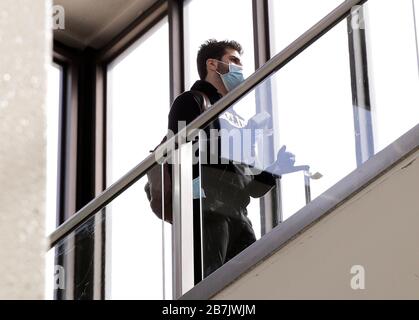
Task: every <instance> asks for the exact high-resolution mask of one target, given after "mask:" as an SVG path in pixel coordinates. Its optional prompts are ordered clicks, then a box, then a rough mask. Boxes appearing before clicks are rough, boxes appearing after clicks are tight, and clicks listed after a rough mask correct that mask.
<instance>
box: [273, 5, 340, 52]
mask: <svg viewBox="0 0 419 320" xmlns="http://www.w3.org/2000/svg"><path fill="white" fill-rule="evenodd" d="M342 2H343V0H321V1H313V0H269V14H270V16H269V20H270V25H271V29H270V32H271V34H270V35H271V52H272V55H275V54H277V53H278V52H280V51H281V50H282V49H284V48H285V47H287V46H288V45H289V44H290V43H291V42H293V41H294V40H295V39H297V38H298V37H299V36H300V35H302V34H303V33H304V32H305V31H307V30H308V29H309V28H311V27H312V26H314V25H315V24H316V23H317V22H319V21H320V20H321V19H322V18H323V17H325V16H326V15H327V14H328V13H329V12H331V11H332V10H333V9H335V8H336V7H337V6H339V5H340V4H341V3H342Z"/></svg>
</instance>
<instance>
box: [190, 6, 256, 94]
mask: <svg viewBox="0 0 419 320" xmlns="http://www.w3.org/2000/svg"><path fill="white" fill-rule="evenodd" d="M252 15H253V14H252V1H251V0H229V1H222V0H189V1H185V6H184V24H185V79H186V88H187V89H189V88H190V87H191V86H192V85H193V83H194V82H195V81H196V80H198V79H199V76H198V71H197V68H196V54H197V52H198V49H199V47H200V45H201V44H202V43H204V42H205V41H206V40H208V39H217V40H235V41H237V42H239V43H240V44H241V45H242V47H243V51H244V55H243V59H242V61H243V66H244V73H245V76H249V75H250V74H251V73H253V71H254V64H255V63H254V44H253V23H252Z"/></svg>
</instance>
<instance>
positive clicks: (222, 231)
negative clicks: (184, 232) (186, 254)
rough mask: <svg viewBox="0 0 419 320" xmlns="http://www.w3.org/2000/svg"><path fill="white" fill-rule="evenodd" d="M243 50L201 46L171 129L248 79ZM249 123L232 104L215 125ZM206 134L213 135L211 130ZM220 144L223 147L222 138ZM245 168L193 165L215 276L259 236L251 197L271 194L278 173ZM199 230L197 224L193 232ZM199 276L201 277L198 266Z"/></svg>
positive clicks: (207, 267) (206, 256)
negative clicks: (254, 226)
mask: <svg viewBox="0 0 419 320" xmlns="http://www.w3.org/2000/svg"><path fill="white" fill-rule="evenodd" d="M241 54H242V47H241V45H240V44H239V43H237V42H235V41H216V40H208V41H207V42H205V43H204V44H203V45H202V46H201V47H200V49H199V51H198V55H197V67H198V73H199V77H200V80H198V81H196V82H195V83H194V85H193V86H192V88H191V91H187V92H184V93H183V94H181V95H180V96H178V97H177V98H176V100H175V101H174V103H173V105H172V108H171V110H170V113H169V119H168V120H169V130H171V131H173V132H174V133H177V132H178V126H179V122H180V121H184V122H186V124H189V123H190V122H192V121H193V120H194V119H195V118H197V117H198V116H199V115H200V114H201V113H202V106H203V105H205V102H204V101H205V100H206V99H209V102H210V103H211V104H215V103H216V102H217V101H218V100H219V99H221V98H222V97H223V96H225V95H226V94H227V93H228V92H229V91H231V90H233V89H234V88H235V87H237V86H238V85H239V84H240V83H241V82H242V81H243V80H244V78H243V74H242V62H241ZM197 92H198V94H197ZM199 93H200V94H199ZM245 125H246V122H245V120H244V119H243V118H242V117H240V116H239V115H238V114H237V113H236V112H234V110H233V109H232V108H230V109H229V110H227V111H226V112H225V113H223V114H222V115H221V116H220V117H219V119H217V120H216V121H214V122H213V123H212V125H211V127H212V128H215V129H218V130H219V129H221V128H223V129H226V130H233V129H243V128H244V127H245ZM207 137H210V134H209V133H207ZM217 139H220V138H219V137H218V138H217ZM217 143H218V145H220V144H219V141H218V142H217ZM246 169H248V166H247V165H238V164H235V163H232V162H231V161H230V162H229V163H227V164H226V163H221V160H220V161H219V162H218V163H215V164H214V163H209V162H208V164H205V165H202V166H201V177H199V168H198V167H197V166H194V169H193V177H194V178H195V180H194V181H196V179H197V178H198V179H199V178H200V179H201V185H202V190H203V196H202V199H201V200H202V203H201V207H202V217H203V221H202V226H203V230H202V232H203V246H202V248H203V252H202V254H203V261H204V266H203V270H204V276H208V275H209V274H211V273H212V272H213V271H215V270H216V269H217V268H219V267H220V266H221V265H222V264H224V263H225V262H227V261H228V260H230V259H231V258H233V257H234V256H235V255H236V254H238V253H240V252H241V251H242V250H243V249H245V248H246V247H248V246H249V245H250V244H252V243H253V242H254V241H255V240H256V239H255V234H254V231H253V229H252V224H251V222H250V220H249V218H248V217H247V210H246V207H247V205H248V204H249V202H250V196H251V197H255V198H257V197H261V196H263V195H264V194H266V192H268V191H269V190H270V189H271V188H272V187H273V186H274V185H275V179H276V178H278V177H277V176H273V175H272V174H270V173H268V172H265V171H262V172H261V173H260V174H255V175H252V174H248V171H246ZM199 200H200V199H197V200H194V218H196V219H195V221H199V220H198V218H199V210H200V204H199ZM199 229H200V228H199V224H198V225H196V227H195V229H194V230H195V231H199ZM196 241H197V242H196V246H195V248H196V251H195V253H196V255H198V254H199V248H200V246H199V239H197V240H196ZM199 260H200V259H197V260H196V264H199V262H200V261H199ZM195 275H196V278H199V276H200V274H199V270H198V271H197V272H196V274H195ZM198 280H199V279H198ZM196 282H198V281H196Z"/></svg>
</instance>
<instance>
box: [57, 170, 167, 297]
mask: <svg viewBox="0 0 419 320" xmlns="http://www.w3.org/2000/svg"><path fill="white" fill-rule="evenodd" d="M153 170H157V171H153V172H154V173H153V180H149V178H148V176H147V175H146V176H144V177H143V178H141V179H140V180H139V181H137V182H136V183H135V184H133V185H132V186H131V187H130V188H129V189H127V190H126V191H125V192H123V193H122V194H121V195H120V196H118V197H117V198H116V199H114V200H113V201H112V202H111V203H110V204H108V205H107V206H106V207H105V208H104V209H103V210H101V211H100V212H98V213H97V214H96V215H95V216H93V217H91V218H89V219H88V220H87V221H85V222H84V223H83V224H82V225H81V226H80V227H78V228H77V229H76V230H75V231H74V232H72V233H71V234H69V235H68V236H67V237H65V238H64V239H63V240H62V241H61V242H59V243H58V244H57V245H56V246H55V250H56V261H57V265H59V266H61V267H62V268H63V273H64V275H65V276H64V281H63V283H64V288H57V289H58V290H57V291H58V293H57V294H58V295H59V296H60V297H61V298H64V299H75V300H79V299H86V298H91V296H93V297H96V294H97V292H100V291H101V290H103V286H105V287H104V288H105V293H106V299H140V300H142V299H153V300H154V299H164V298H165V299H171V297H172V286H171V282H172V266H171V260H172V257H171V224H169V223H166V222H165V223H163V222H162V220H161V219H159V218H158V217H157V215H156V214H155V213H154V212H153V211H152V209H151V203H150V202H149V201H148V196H147V193H146V191H145V190H146V189H145V185H146V183H147V182H149V181H153V183H155V182H156V181H158V180H159V179H161V174H160V172H161V166H155V167H154V168H153ZM151 172H152V170H149V171H148V173H151ZM150 179H151V178H150ZM153 190H154V189H153ZM160 190H161V189H160ZM150 195H152V196H156V193H155V192H154V191H152V192H151V194H150ZM105 225H106V237H103V233H102V231H101V230H103V227H104V226H105ZM163 244H164V245H163ZM101 248H102V249H103V248H106V255H102V257H100V255H98V253H97V252H98V250H99V251H100V250H101ZM100 271H102V272H103V271H104V272H105V277H104V282H102V281H103V278H102V279H100V277H97V276H96V273H97V272H100ZM72 276H74V277H75V280H74V282H72V281H71V280H70V279H71V278H72ZM56 282H57V281H56ZM91 282H93V283H91ZM92 287H93V289H92Z"/></svg>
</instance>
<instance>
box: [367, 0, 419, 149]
mask: <svg viewBox="0 0 419 320" xmlns="http://www.w3.org/2000/svg"><path fill="white" fill-rule="evenodd" d="M412 3H414V4H415V6H412ZM418 6H419V4H418V2H417V1H416V0H415V2H412V1H411V0H401V1H398V2H397V5H394V3H393V2H391V1H388V0H380V1H376V0H370V1H368V2H367V3H366V4H365V7H366V19H365V28H366V32H367V44H368V47H367V49H368V50H367V54H368V63H369V71H370V72H369V77H370V79H371V82H372V84H373V85H372V86H371V103H372V105H373V115H374V117H373V120H374V128H375V130H374V137H375V144H376V151H380V150H382V149H383V148H385V147H386V146H387V145H389V144H390V143H392V142H393V141H394V140H396V139H397V138H398V137H400V136H401V135H402V134H404V133H405V132H407V131H408V130H410V129H411V128H413V127H414V126H415V125H416V124H418V123H419V74H418V71H419V69H418V67H419V66H418V63H419V58H418V51H417V42H416V41H417V37H416V34H417V29H415V12H414V8H415V9H416V27H417V22H418V20H417V19H418V12H417V10H418V8H417V7H418Z"/></svg>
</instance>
